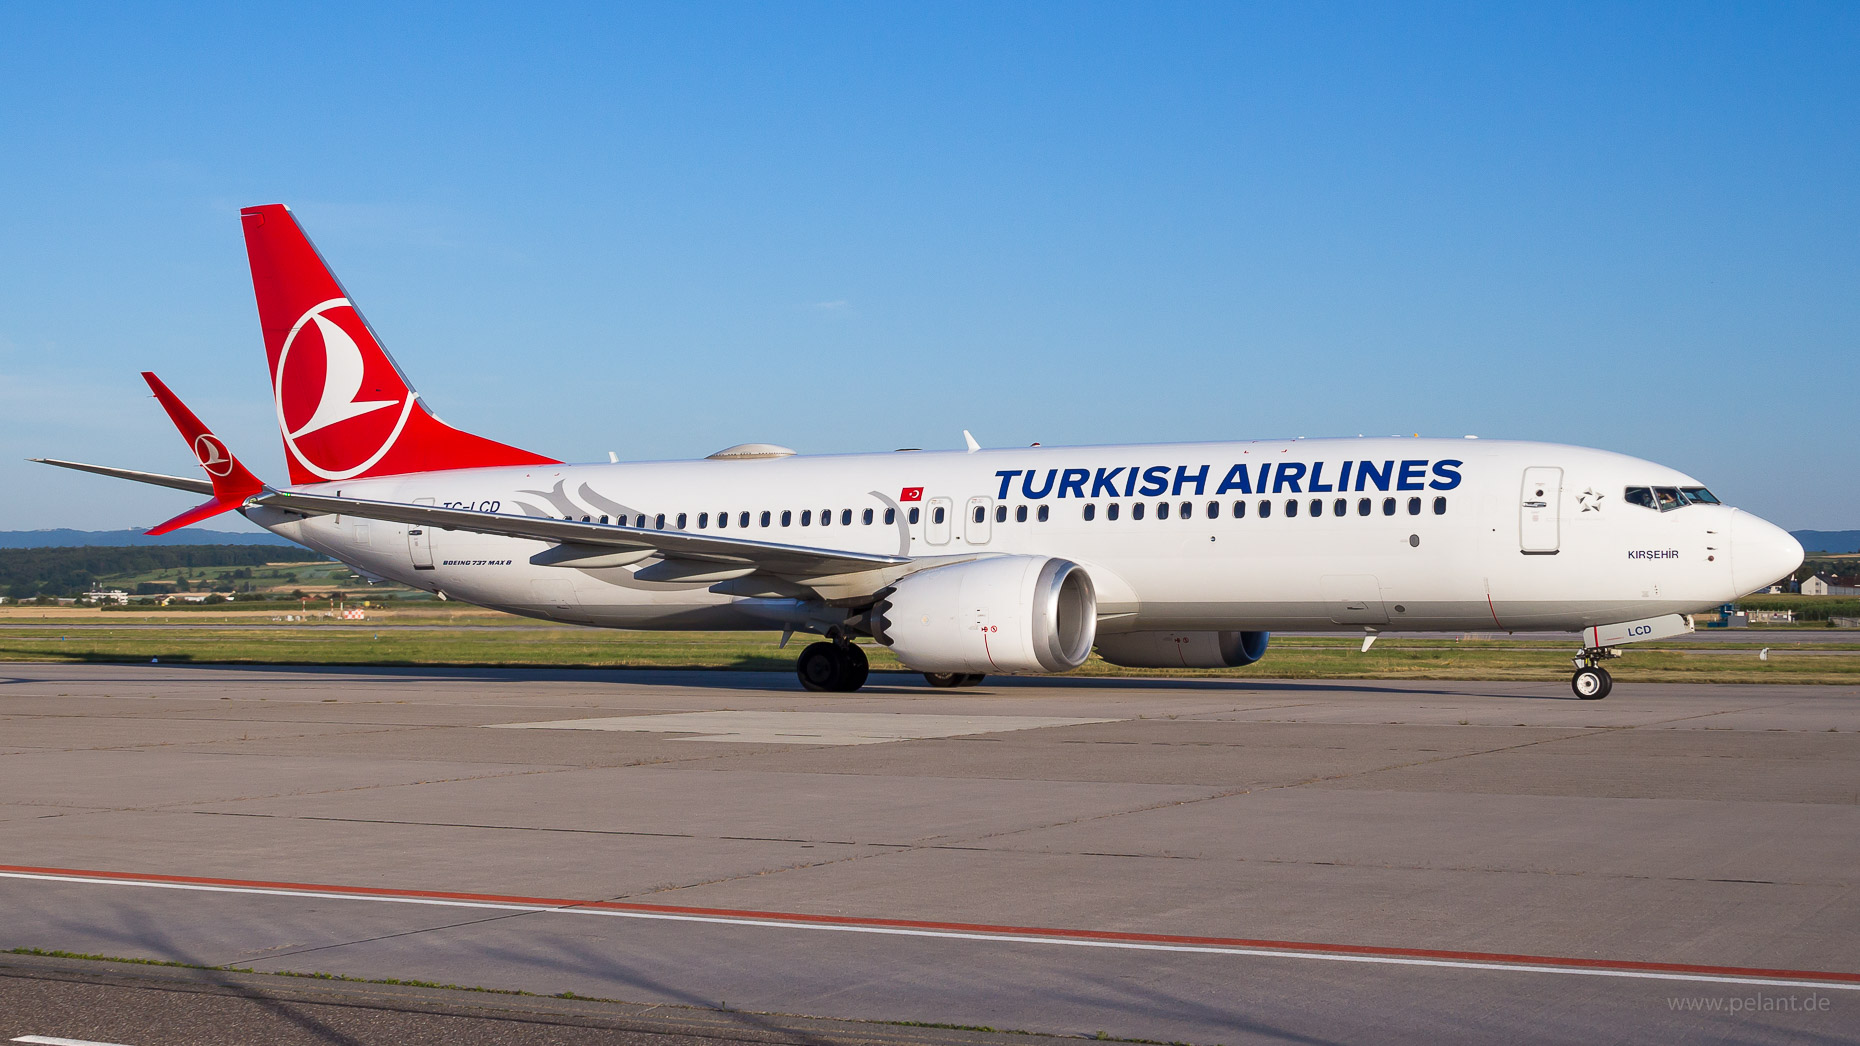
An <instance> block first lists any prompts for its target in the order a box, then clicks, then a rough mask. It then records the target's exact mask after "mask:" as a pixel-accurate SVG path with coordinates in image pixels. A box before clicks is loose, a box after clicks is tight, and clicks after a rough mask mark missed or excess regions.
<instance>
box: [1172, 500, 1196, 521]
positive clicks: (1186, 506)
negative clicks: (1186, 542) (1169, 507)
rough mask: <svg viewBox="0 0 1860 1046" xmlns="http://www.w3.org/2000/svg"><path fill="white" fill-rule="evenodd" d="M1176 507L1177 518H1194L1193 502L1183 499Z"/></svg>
mask: <svg viewBox="0 0 1860 1046" xmlns="http://www.w3.org/2000/svg"><path fill="white" fill-rule="evenodd" d="M1177 509H1178V511H1177V512H1176V518H1177V519H1194V518H1195V506H1194V505H1193V504H1191V503H1189V502H1186V501H1184V502H1182V504H1181V505H1179V506H1177Z"/></svg>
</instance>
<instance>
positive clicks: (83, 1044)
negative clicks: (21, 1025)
mask: <svg viewBox="0 0 1860 1046" xmlns="http://www.w3.org/2000/svg"><path fill="white" fill-rule="evenodd" d="M10 1041H12V1042H36V1043H39V1044H40V1046H123V1043H120V1042H93V1041H91V1040H90V1039H60V1038H56V1037H54V1036H51V1035H21V1036H20V1037H19V1038H17V1039H12V1040H10Z"/></svg>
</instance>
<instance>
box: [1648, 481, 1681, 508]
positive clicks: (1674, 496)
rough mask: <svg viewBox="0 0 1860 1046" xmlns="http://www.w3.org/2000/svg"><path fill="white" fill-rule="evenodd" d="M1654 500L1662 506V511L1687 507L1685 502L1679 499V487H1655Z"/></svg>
mask: <svg viewBox="0 0 1860 1046" xmlns="http://www.w3.org/2000/svg"><path fill="white" fill-rule="evenodd" d="M1653 500H1654V502H1655V503H1656V504H1658V505H1659V506H1660V511H1661V512H1671V511H1672V510H1674V509H1676V508H1684V507H1685V502H1683V501H1681V500H1679V488H1678V487H1655V488H1653Z"/></svg>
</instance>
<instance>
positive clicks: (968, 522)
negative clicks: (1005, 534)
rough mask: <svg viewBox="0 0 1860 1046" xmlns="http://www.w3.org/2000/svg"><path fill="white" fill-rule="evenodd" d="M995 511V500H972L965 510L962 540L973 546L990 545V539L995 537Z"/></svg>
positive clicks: (982, 498)
mask: <svg viewBox="0 0 1860 1046" xmlns="http://www.w3.org/2000/svg"><path fill="white" fill-rule="evenodd" d="M994 510H995V499H994V498H991V497H986V496H983V497H976V498H970V499H969V505H968V507H967V508H966V509H964V510H963V511H964V515H963V517H962V519H963V524H962V540H964V541H967V542H968V543H969V544H971V545H986V544H988V539H989V538H991V537H993V536H994V529H995V521H994V517H993V513H994Z"/></svg>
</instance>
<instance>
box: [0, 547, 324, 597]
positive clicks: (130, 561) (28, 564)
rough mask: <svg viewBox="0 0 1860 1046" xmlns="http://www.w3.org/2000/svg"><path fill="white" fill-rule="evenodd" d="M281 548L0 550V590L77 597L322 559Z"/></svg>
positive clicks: (15, 594) (17, 594)
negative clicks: (151, 579)
mask: <svg viewBox="0 0 1860 1046" xmlns="http://www.w3.org/2000/svg"><path fill="white" fill-rule="evenodd" d="M327 558H328V557H326V556H324V555H323V554H321V553H319V552H312V551H310V550H309V549H307V548H294V547H285V546H280V545H149V546H143V547H125V548H112V547H101V546H84V547H80V548H0V592H4V593H5V594H6V596H7V597H8V598H9V599H11V600H22V599H33V598H35V597H38V596H81V595H83V594H84V593H86V592H88V591H90V590H91V589H94V588H96V587H97V579H98V578H104V577H113V576H115V575H119V574H146V573H148V572H150V571H155V570H175V569H180V568H193V567H256V566H262V565H263V564H266V563H314V562H319V561H322V560H325V559H327Z"/></svg>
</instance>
